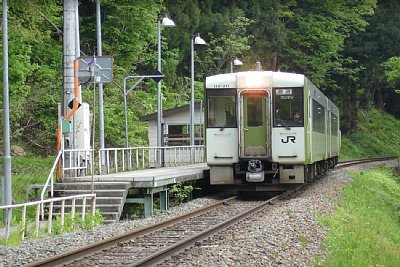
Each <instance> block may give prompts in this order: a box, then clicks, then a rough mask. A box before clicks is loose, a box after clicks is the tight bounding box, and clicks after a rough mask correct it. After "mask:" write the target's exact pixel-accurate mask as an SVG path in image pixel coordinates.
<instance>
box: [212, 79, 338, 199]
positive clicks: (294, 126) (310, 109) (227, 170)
mask: <svg viewBox="0 0 400 267" xmlns="http://www.w3.org/2000/svg"><path fill="white" fill-rule="evenodd" d="M205 89H206V105H205V107H206V117H207V120H206V153H207V164H208V166H209V167H210V183H211V185H216V186H223V187H224V189H232V190H238V191H275V190H284V189H287V188H288V187H291V186H293V185H298V184H302V183H305V182H307V181H311V180H313V179H314V178H315V177H316V176H317V175H319V174H322V173H324V172H325V171H327V170H328V168H333V167H334V166H335V165H336V163H337V161H338V155H339V149H340V130H339V110H338V108H337V106H336V105H335V104H334V103H332V102H331V101H330V100H329V99H328V98H327V97H326V96H325V95H324V94H323V93H322V92H321V91H320V90H318V88H317V87H316V86H314V85H313V84H312V83H311V81H310V80H309V79H307V78H306V77H305V76H304V75H301V74H293V73H285V72H272V71H248V72H238V73H229V74H220V75H214V76H210V77H207V78H206V84H205Z"/></svg>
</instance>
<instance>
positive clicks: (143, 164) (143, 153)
mask: <svg viewBox="0 0 400 267" xmlns="http://www.w3.org/2000/svg"><path fill="white" fill-rule="evenodd" d="M102 155H104V157H105V159H104V163H105V168H106V173H113V172H114V173H116V172H121V171H129V170H136V169H146V168H153V167H174V166H182V165H189V164H195V163H202V162H204V146H169V147H168V146H164V147H131V148H106V149H101V150H100V151H99V152H98V159H99V162H98V166H101V160H102V158H101V157H102Z"/></svg>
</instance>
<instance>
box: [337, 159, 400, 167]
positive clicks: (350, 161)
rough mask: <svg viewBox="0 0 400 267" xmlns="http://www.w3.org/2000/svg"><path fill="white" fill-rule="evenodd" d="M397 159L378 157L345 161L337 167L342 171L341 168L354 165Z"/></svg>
mask: <svg viewBox="0 0 400 267" xmlns="http://www.w3.org/2000/svg"><path fill="white" fill-rule="evenodd" d="M395 158H396V157H376V158H364V159H352V160H344V161H339V163H338V164H337V165H336V168H339V169H340V168H345V167H348V166H352V165H357V164H363V163H368V162H379V161H386V160H391V159H395Z"/></svg>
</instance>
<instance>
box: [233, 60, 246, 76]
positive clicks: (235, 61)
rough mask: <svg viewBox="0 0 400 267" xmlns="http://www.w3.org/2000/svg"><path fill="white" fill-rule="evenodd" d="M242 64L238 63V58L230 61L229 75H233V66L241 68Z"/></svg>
mask: <svg viewBox="0 0 400 267" xmlns="http://www.w3.org/2000/svg"><path fill="white" fill-rule="evenodd" d="M242 65H243V62H242V61H240V60H239V59H238V58H235V59H234V60H233V61H231V73H233V66H242Z"/></svg>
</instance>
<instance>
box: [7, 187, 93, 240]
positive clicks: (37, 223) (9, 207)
mask: <svg viewBox="0 0 400 267" xmlns="http://www.w3.org/2000/svg"><path fill="white" fill-rule="evenodd" d="M87 198H91V199H92V202H91V215H92V216H94V215H95V211H96V194H81V195H73V196H66V197H56V198H50V199H45V200H39V201H33V202H27V203H20V204H13V205H6V206H0V210H6V211H8V210H12V209H13V208H21V207H22V208H23V210H22V239H24V237H25V232H26V208H27V207H28V206H34V205H36V206H37V208H36V220H35V229H36V231H35V233H36V236H37V235H38V234H39V230H40V220H39V218H40V208H41V207H43V205H44V204H45V203H51V204H50V210H49V216H48V220H47V232H48V233H49V234H51V231H52V221H53V216H52V214H53V207H54V205H53V203H54V202H58V201H61V202H62V205H61V207H62V208H61V225H64V216H65V201H66V200H70V199H72V207H71V216H72V217H74V214H75V200H76V199H82V214H81V216H82V220H84V219H85V214H86V210H85V208H86V199H87ZM9 234H10V224H7V225H6V231H5V238H4V239H5V241H6V242H7V241H8V238H9Z"/></svg>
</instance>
